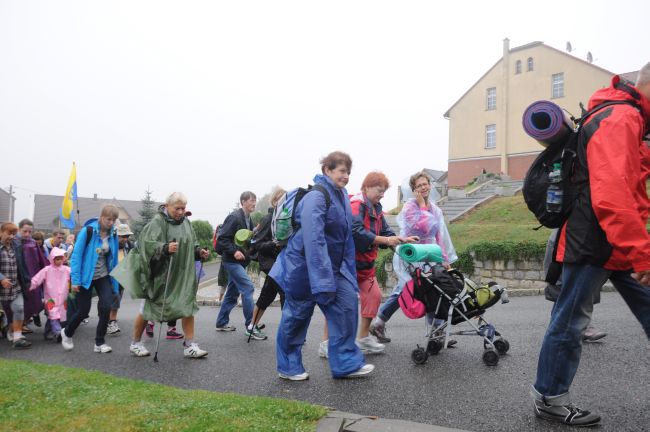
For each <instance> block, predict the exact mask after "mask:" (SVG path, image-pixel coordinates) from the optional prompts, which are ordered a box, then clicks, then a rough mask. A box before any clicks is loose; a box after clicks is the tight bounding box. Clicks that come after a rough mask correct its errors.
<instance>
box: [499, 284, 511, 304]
mask: <svg viewBox="0 0 650 432" xmlns="http://www.w3.org/2000/svg"><path fill="white" fill-rule="evenodd" d="M509 301H510V297H508V290H507V289H505V288H503V291H501V303H502V304H505V303H508V302H509Z"/></svg>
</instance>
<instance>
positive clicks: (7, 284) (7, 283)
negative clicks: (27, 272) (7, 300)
mask: <svg viewBox="0 0 650 432" xmlns="http://www.w3.org/2000/svg"><path fill="white" fill-rule="evenodd" d="M0 284H2V288H4V289H9V288H11V281H10V280H9V279H7V278H5V279H2V281H1V282H0Z"/></svg>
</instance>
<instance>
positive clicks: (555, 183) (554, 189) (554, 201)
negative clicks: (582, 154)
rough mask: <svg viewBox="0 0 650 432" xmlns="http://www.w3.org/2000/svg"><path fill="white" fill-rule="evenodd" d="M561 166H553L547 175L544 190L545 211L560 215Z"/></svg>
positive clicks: (559, 164) (561, 192) (561, 193)
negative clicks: (546, 183) (546, 185)
mask: <svg viewBox="0 0 650 432" xmlns="http://www.w3.org/2000/svg"><path fill="white" fill-rule="evenodd" d="M562 195H563V191H562V164H561V163H559V162H557V163H554V164H553V171H551V172H550V173H549V174H548V189H546V211H547V212H549V213H560V212H561V211H562Z"/></svg>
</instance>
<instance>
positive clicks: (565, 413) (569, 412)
mask: <svg viewBox="0 0 650 432" xmlns="http://www.w3.org/2000/svg"><path fill="white" fill-rule="evenodd" d="M534 407H535V415H536V416H537V417H540V418H543V419H546V420H551V421H554V422H558V423H563V424H566V425H570V426H581V427H588V426H596V425H597V424H599V423H600V416H599V415H596V414H593V413H591V412H589V411H583V410H581V409H580V408H578V407H576V406H575V405H573V404H568V405H561V406H552V405H547V404H546V403H545V402H544V401H543V400H539V399H535V401H534Z"/></svg>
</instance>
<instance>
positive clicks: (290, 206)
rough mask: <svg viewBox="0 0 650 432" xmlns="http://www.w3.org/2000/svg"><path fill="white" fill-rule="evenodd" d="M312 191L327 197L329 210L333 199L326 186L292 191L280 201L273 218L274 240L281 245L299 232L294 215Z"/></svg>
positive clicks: (326, 203) (326, 202)
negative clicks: (299, 204) (301, 202)
mask: <svg viewBox="0 0 650 432" xmlns="http://www.w3.org/2000/svg"><path fill="white" fill-rule="evenodd" d="M311 191H319V192H320V193H322V194H323V196H324V197H325V205H326V209H327V210H329V208H330V204H331V203H332V199H331V197H330V194H329V192H328V191H327V189H325V187H324V186H321V185H318V184H317V185H314V186H311V185H309V186H307V189H305V188H301V187H299V188H296V189H293V190H290V191H289V192H287V193H286V194H284V196H283V197H282V198H281V199H280V201H279V202H278V205H277V206H276V207H275V210H274V211H273V217H271V233H272V236H273V240H275V241H277V242H279V243H286V242H287V241H288V240H289V237H291V236H292V235H293V233H294V232H296V231H298V228H300V225H298V224H297V223H296V220H295V217H294V214H295V212H296V207H298V203H299V202H300V201H301V200H302V199H303V198H304V197H305V195H307V194H308V193H309V192H311Z"/></svg>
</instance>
